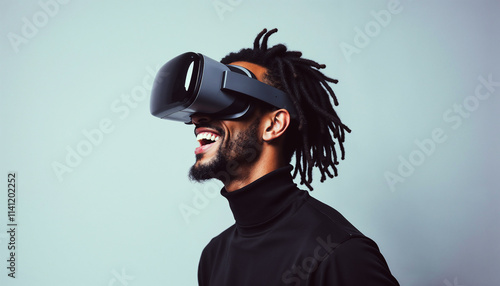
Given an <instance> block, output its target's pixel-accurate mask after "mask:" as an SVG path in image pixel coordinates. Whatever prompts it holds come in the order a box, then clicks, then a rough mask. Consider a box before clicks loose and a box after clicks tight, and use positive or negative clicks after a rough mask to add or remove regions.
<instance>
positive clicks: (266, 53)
mask: <svg viewBox="0 0 500 286" xmlns="http://www.w3.org/2000/svg"><path fill="white" fill-rule="evenodd" d="M277 31H278V29H272V30H270V31H267V29H264V30H262V32H260V33H259V34H258V35H257V37H256V38H255V41H254V44H253V49H249V48H247V49H241V50H240V51H239V52H237V53H230V54H228V55H227V56H225V57H224V58H223V59H222V60H221V63H223V64H229V63H232V62H235V61H247V62H251V63H254V64H257V65H261V66H263V67H265V68H266V69H267V73H266V81H268V82H267V83H269V84H270V85H272V86H274V87H276V88H278V89H281V90H282V91H284V92H286V93H287V94H288V95H289V96H290V98H291V100H292V102H293V104H294V105H295V108H296V109H297V112H298V117H299V118H298V121H297V122H292V124H291V125H290V127H289V130H287V131H286V136H287V138H289V139H290V140H286V141H285V142H286V143H285V151H284V152H285V158H286V159H287V160H288V162H290V161H291V158H292V156H293V153H294V152H295V170H294V172H293V178H295V177H296V176H297V174H298V173H300V178H301V181H300V183H301V184H305V185H306V186H307V187H308V188H309V189H310V190H311V191H312V190H313V188H312V186H311V182H312V170H313V167H318V168H319V170H320V172H321V182H323V181H325V180H326V176H328V177H330V178H333V177H334V176H337V175H338V173H337V167H336V165H338V164H339V161H338V156H337V151H336V148H335V141H334V139H337V141H338V144H339V147H340V152H341V159H342V160H343V159H344V157H345V151H344V145H343V143H344V137H345V132H346V131H347V132H349V133H350V132H351V130H350V129H349V127H347V126H346V125H344V124H343V123H342V121H341V120H340V118H339V117H338V115H337V113H336V112H335V110H334V108H333V106H332V103H331V101H330V97H331V98H332V99H333V102H334V104H335V105H336V106H337V105H338V101H337V97H336V96H335V93H334V92H333V90H332V88H331V87H330V86H329V84H328V83H329V82H331V83H337V82H338V81H337V80H336V79H332V78H329V77H327V76H325V75H324V74H323V73H322V72H320V71H319V69H322V68H325V67H326V66H325V65H324V64H318V63H317V62H315V61H312V60H309V59H305V58H302V53H301V52H299V51H288V50H287V47H286V46H285V45H283V44H278V45H275V46H273V47H271V48H268V47H267V41H268V39H269V36H271V35H272V34H274V33H276V32H277ZM261 39H262V43H260V42H261ZM287 144H288V145H287ZM330 168H331V169H332V170H333V174H332V172H331V171H330Z"/></svg>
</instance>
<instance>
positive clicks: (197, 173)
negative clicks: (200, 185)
mask: <svg viewBox="0 0 500 286" xmlns="http://www.w3.org/2000/svg"><path fill="white" fill-rule="evenodd" d="M259 123H260V120H258V119H257V120H255V121H254V122H252V124H251V125H250V126H249V127H248V129H246V130H245V131H243V132H242V133H240V134H238V136H236V138H234V139H233V140H231V141H228V142H221V144H220V145H219V147H218V150H217V152H216V155H215V157H214V158H213V159H212V160H210V161H209V162H207V163H203V164H202V163H198V161H199V160H201V158H203V156H204V154H197V155H196V162H197V163H195V164H194V165H193V166H192V167H191V169H190V170H189V178H190V179H191V180H192V181H196V182H203V181H206V180H209V179H218V180H220V181H222V182H223V183H225V181H226V180H233V179H234V178H235V177H237V176H238V174H237V172H236V171H237V169H238V168H239V167H242V166H248V165H250V164H252V163H253V162H255V160H257V159H258V158H259V157H260V154H261V151H262V142H261V141H260V140H259V138H258V136H257V133H258V132H257V130H258V126H259ZM223 138H224V137H223ZM224 143H226V144H224Z"/></svg>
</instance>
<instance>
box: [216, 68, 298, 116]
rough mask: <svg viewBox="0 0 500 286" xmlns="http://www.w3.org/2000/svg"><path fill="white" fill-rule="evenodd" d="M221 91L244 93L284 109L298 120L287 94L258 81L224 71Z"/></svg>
mask: <svg viewBox="0 0 500 286" xmlns="http://www.w3.org/2000/svg"><path fill="white" fill-rule="evenodd" d="M221 89H222V90H230V91H235V92H239V93H243V94H245V95H248V96H250V97H253V98H256V99H258V100H261V101H264V102H267V103H269V104H271V105H272V106H275V107H278V108H284V109H286V110H288V112H289V113H290V117H292V118H297V112H296V110H295V107H294V105H293V103H292V101H291V100H290V98H289V97H288V95H287V94H286V93H284V92H283V91H281V90H279V89H277V88H275V87H272V86H270V85H267V84H265V83H263V82H260V81H258V80H256V79H253V78H250V77H248V76H245V75H242V74H239V73H236V72H232V71H224V73H223V76H222V88H221Z"/></svg>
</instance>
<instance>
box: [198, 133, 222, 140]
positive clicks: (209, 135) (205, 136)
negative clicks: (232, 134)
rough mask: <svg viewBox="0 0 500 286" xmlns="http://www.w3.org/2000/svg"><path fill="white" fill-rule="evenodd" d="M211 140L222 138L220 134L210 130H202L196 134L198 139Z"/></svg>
mask: <svg viewBox="0 0 500 286" xmlns="http://www.w3.org/2000/svg"><path fill="white" fill-rule="evenodd" d="M203 139H205V140H210V141H218V140H219V139H220V137H219V136H217V135H215V134H212V133H210V132H202V133H200V134H198V135H197V136H196V140H198V141H200V140H203Z"/></svg>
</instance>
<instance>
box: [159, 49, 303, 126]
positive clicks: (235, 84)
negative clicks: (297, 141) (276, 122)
mask: <svg viewBox="0 0 500 286" xmlns="http://www.w3.org/2000/svg"><path fill="white" fill-rule="evenodd" d="M255 99H256V100H260V101H263V102H266V103H268V104H270V105H272V106H274V107H276V108H279V109H280V108H284V109H286V110H287V111H288V112H289V113H290V116H291V117H292V118H296V117H297V115H296V114H297V113H296V110H295V108H294V106H293V103H292V101H291V100H290V98H289V97H288V95H287V94H286V93H284V92H283V91H281V90H279V89H277V88H275V87H272V86H270V85H267V84H265V83H263V82H261V81H259V80H257V79H256V77H255V75H253V74H252V73H251V72H250V71H249V70H248V69H246V68H243V67H240V66H236V65H224V64H222V63H220V62H218V61H215V60H213V59H211V58H209V57H207V56H204V55H202V54H198V53H193V52H188V53H184V54H182V55H179V56H177V57H175V58H173V59H171V60H170V61H168V62H167V63H166V64H165V65H163V67H162V68H161V69H160V70H159V71H158V73H157V75H156V78H155V81H154V84H153V90H152V93H151V102H150V109H151V114H152V115H154V116H156V117H159V118H162V119H168V120H176V121H182V122H185V123H191V116H192V115H193V114H195V113H199V114H205V115H208V116H210V117H212V118H216V119H237V118H241V117H242V116H244V115H245V114H247V113H248V112H249V111H250V110H251V107H252V103H253V102H255V101H254V100H255Z"/></svg>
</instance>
